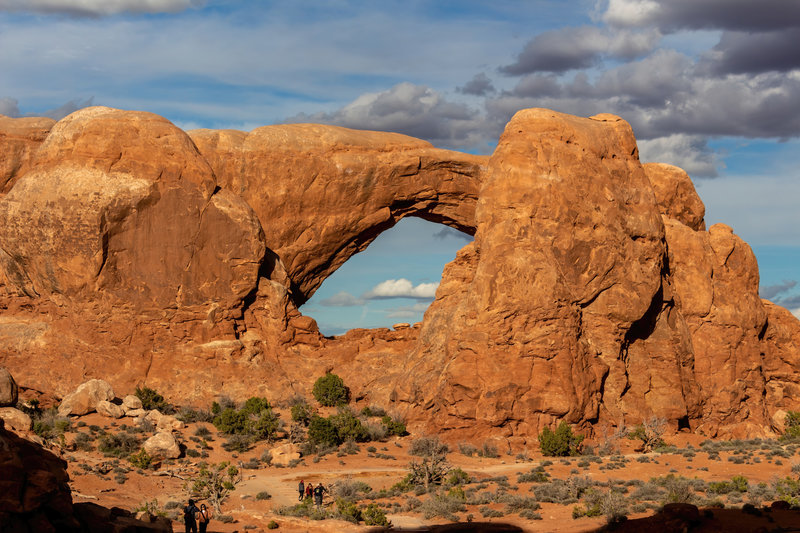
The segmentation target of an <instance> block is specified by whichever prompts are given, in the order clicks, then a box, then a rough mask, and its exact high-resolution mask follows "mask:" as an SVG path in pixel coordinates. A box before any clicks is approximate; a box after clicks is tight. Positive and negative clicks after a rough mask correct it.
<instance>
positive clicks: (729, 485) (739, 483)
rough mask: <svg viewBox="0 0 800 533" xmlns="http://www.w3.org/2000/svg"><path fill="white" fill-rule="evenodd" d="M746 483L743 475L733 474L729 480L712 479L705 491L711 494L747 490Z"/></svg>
mask: <svg viewBox="0 0 800 533" xmlns="http://www.w3.org/2000/svg"><path fill="white" fill-rule="evenodd" d="M747 488H748V483H747V478H746V477H744V476H733V478H731V480H730V481H712V482H710V483H709V484H708V487H707V488H706V492H711V493H712V494H728V493H729V492H747Z"/></svg>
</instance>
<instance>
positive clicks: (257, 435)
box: [212, 396, 281, 441]
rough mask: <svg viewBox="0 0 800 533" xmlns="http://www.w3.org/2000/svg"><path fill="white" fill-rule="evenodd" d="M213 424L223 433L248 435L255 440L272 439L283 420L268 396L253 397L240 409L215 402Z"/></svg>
mask: <svg viewBox="0 0 800 533" xmlns="http://www.w3.org/2000/svg"><path fill="white" fill-rule="evenodd" d="M214 405H215V406H216V407H214V406H212V412H216V414H215V416H214V419H213V420H212V424H214V426H215V427H216V428H217V430H218V431H220V432H221V433H226V434H228V435H246V436H248V437H250V438H252V439H254V440H268V441H269V440H272V439H273V438H274V437H275V435H276V434H277V432H278V430H279V429H280V428H281V420H280V417H279V415H278V414H277V413H275V412H274V411H273V410H272V406H271V405H270V403H269V401H268V400H267V399H266V398H260V397H255V396H254V397H252V398H248V399H247V401H246V402H245V403H244V405H243V406H242V407H241V408H240V409H236V406H235V405H234V406H233V407H230V406H226V407H224V408H223V407H222V406H221V405H220V404H217V403H216V402H215V404H214Z"/></svg>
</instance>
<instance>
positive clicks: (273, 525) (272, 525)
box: [267, 520, 278, 529]
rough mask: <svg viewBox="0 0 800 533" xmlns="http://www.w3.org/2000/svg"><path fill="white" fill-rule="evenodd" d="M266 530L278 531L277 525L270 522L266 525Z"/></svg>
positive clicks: (274, 522) (272, 521)
mask: <svg viewBox="0 0 800 533" xmlns="http://www.w3.org/2000/svg"><path fill="white" fill-rule="evenodd" d="M267 529H278V523H277V522H276V521H275V520H270V521H269V523H268V524H267Z"/></svg>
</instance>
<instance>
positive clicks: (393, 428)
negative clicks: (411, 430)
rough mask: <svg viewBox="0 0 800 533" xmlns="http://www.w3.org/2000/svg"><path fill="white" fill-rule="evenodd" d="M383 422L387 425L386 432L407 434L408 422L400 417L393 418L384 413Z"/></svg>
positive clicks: (400, 435)
mask: <svg viewBox="0 0 800 533" xmlns="http://www.w3.org/2000/svg"><path fill="white" fill-rule="evenodd" d="M381 422H383V425H384V426H386V433H387V434H388V435H397V436H398V437H402V436H403V435H407V434H408V433H407V432H406V424H405V422H403V421H402V420H400V419H397V418H392V417H391V416H389V415H383V416H382V417H381Z"/></svg>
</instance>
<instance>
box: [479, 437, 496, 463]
mask: <svg viewBox="0 0 800 533" xmlns="http://www.w3.org/2000/svg"><path fill="white" fill-rule="evenodd" d="M478 455H479V456H480V457H488V458H490V459H496V458H497V457H500V454H499V453H498V452H497V446H494V445H492V444H491V443H490V442H489V441H485V442H484V443H483V447H482V448H481V449H480V451H479V452H478Z"/></svg>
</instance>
